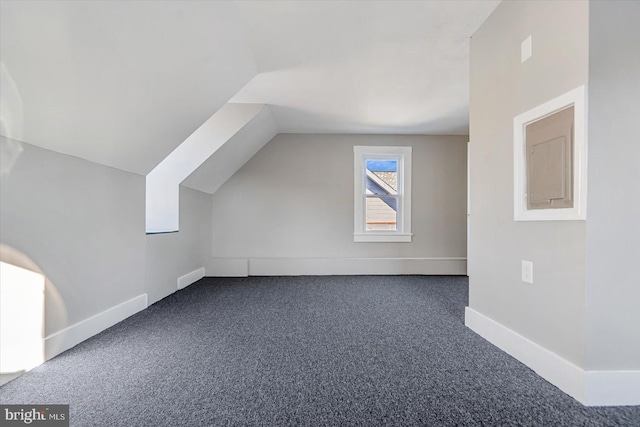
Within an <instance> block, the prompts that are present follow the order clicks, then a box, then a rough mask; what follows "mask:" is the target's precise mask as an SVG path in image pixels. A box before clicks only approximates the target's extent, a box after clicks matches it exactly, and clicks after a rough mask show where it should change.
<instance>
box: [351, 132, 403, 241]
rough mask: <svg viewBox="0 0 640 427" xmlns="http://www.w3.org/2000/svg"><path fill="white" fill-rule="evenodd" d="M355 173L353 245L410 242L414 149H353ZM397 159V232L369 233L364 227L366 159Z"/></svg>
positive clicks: (394, 147)
mask: <svg viewBox="0 0 640 427" xmlns="http://www.w3.org/2000/svg"><path fill="white" fill-rule="evenodd" d="M353 153H354V156H353V171H354V180H353V182H354V187H353V188H354V191H353V194H354V197H353V209H354V215H353V216H354V225H353V230H354V231H353V240H354V242H411V238H412V236H413V234H411V153H412V148H411V147H397V146H360V145H355V146H354V147H353ZM376 157H379V158H389V159H397V160H398V184H399V185H398V187H399V188H398V191H397V193H398V196H397V197H396V199H397V200H398V213H397V226H398V230H397V231H386V232H383V231H366V230H365V228H364V215H365V213H364V209H365V207H364V198H365V196H366V191H365V184H364V180H363V171H364V170H365V169H364V160H365V159H373V158H376Z"/></svg>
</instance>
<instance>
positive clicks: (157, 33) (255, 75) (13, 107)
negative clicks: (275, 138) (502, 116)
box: [0, 0, 499, 179]
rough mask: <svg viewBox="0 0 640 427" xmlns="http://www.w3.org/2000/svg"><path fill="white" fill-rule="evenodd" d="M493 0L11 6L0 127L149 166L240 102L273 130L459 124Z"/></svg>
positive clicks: (5, 7)
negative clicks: (263, 112)
mask: <svg viewBox="0 0 640 427" xmlns="http://www.w3.org/2000/svg"><path fill="white" fill-rule="evenodd" d="M498 3H499V1H489V0H486V1H424V2H418V1H415V2H413V1H412V2H401V1H390V2H383V1H354V2H346V1H345V2H328V1H323V2H312V1H309V2H289V1H286V2H274V1H260V2H248V1H243V2H220V1H218V2H206V1H205V2H202V1H155V2H110V1H106V2H98V1H87V2H80V1H69V2H62V1H56V2H49V1H45V2H35V1H29V2H12V1H2V3H1V6H0V7H1V10H0V12H1V13H0V61H1V63H2V64H1V65H2V67H1V71H2V82H1V85H2V87H1V88H0V89H1V92H0V100H1V101H2V108H1V111H0V112H1V116H2V117H1V118H2V134H3V135H5V136H8V137H10V138H14V139H19V140H22V141H25V142H28V143H31V144H34V145H38V146H41V147H44V148H48V149H52V150H54V151H58V152H62V153H66V154H71V155H75V156H78V157H81V158H85V159H88V160H91V161H94V162H97V163H101V164H105V165H109V166H113V167H117V168H120V169H124V170H128V171H131V172H135V173H139V174H143V175H144V174H147V173H148V172H149V171H151V170H152V169H153V167H154V166H155V165H157V164H158V163H159V162H160V161H161V160H162V159H163V158H164V157H166V156H167V155H168V154H169V153H170V152H171V151H172V150H173V149H174V148H175V147H177V146H178V145H179V144H180V143H182V142H183V141H184V140H185V139H186V138H187V137H188V136H189V135H190V134H191V133H192V132H193V131H194V130H196V129H197V128H198V127H199V126H200V125H201V124H202V123H204V122H205V121H206V120H207V119H208V118H209V117H210V116H211V115H212V114H213V113H214V112H215V111H217V110H218V109H219V108H220V107H221V106H222V105H223V104H224V103H225V102H227V101H229V100H230V99H231V100H232V101H233V102H251V103H266V104H269V105H270V107H269V108H270V111H271V114H272V115H273V118H274V119H275V123H276V125H277V131H278V132H327V133H398V134H402V133H436V134H464V133H466V132H467V129H468V66H469V65H468V48H469V37H470V35H471V34H472V33H473V32H474V31H475V30H476V29H477V28H478V27H479V26H480V24H481V23H482V22H483V21H484V20H485V19H486V17H487V16H488V15H489V14H490V13H491V12H492V11H493V9H494V8H495V7H496V6H497V4H498ZM264 122H265V123H269V122H270V121H269V120H265V121H264ZM200 179H202V177H200Z"/></svg>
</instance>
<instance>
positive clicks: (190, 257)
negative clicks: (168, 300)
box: [145, 186, 211, 304]
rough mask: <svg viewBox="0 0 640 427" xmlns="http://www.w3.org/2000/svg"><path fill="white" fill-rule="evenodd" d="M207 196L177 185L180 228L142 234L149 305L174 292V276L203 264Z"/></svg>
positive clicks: (208, 248) (207, 230)
mask: <svg viewBox="0 0 640 427" xmlns="http://www.w3.org/2000/svg"><path fill="white" fill-rule="evenodd" d="M210 236H211V195H210V194H207V193H203V192H201V191H197V190H193V189H191V188H186V187H182V186H181V187H180V231H179V232H178V233H168V234H151V235H148V236H147V237H146V239H147V251H146V254H147V256H146V278H145V282H146V289H147V293H148V294H149V304H152V303H154V302H156V301H158V300H160V299H162V298H164V297H166V296H167V295H169V294H171V293H173V292H175V291H176V287H177V278H178V277H180V276H183V275H185V274H187V273H190V272H192V271H194V270H197V269H198V268H201V267H203V266H204V262H205V258H208V257H209V254H210V253H211V239H210Z"/></svg>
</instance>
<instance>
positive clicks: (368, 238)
mask: <svg viewBox="0 0 640 427" xmlns="http://www.w3.org/2000/svg"><path fill="white" fill-rule="evenodd" d="M411 236H413V234H410V233H409V234H401V233H393V234H392V233H362V234H354V235H353V241H354V242H388V243H410V242H411Z"/></svg>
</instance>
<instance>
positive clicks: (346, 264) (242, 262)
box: [207, 257, 467, 277]
mask: <svg viewBox="0 0 640 427" xmlns="http://www.w3.org/2000/svg"><path fill="white" fill-rule="evenodd" d="M360 274H378V275H380V274H384V275H387V274H388V275H394V274H434V275H465V274H467V259H466V258H464V257H455V258H212V259H210V260H209V262H208V263H207V275H209V276H236V277H246V276H324V275H360Z"/></svg>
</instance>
